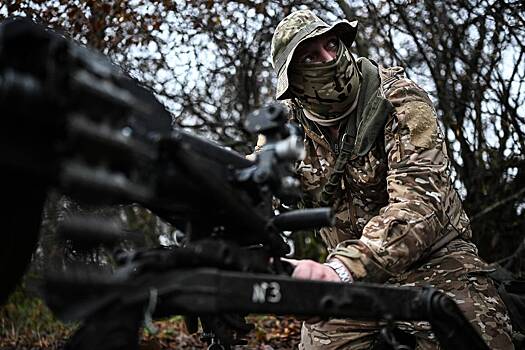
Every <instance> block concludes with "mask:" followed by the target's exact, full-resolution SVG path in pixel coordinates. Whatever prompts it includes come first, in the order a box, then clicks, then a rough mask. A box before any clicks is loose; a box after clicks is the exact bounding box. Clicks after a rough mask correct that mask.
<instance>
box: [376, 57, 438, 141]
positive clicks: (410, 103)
mask: <svg viewBox="0 0 525 350" xmlns="http://www.w3.org/2000/svg"><path fill="white" fill-rule="evenodd" d="M379 75H380V78H381V89H382V93H383V94H384V97H385V98H386V99H387V100H388V101H390V103H392V105H393V106H394V111H395V114H394V116H395V118H396V119H397V120H398V122H399V124H400V126H401V127H403V126H405V127H406V128H408V130H409V133H410V143H412V144H413V145H414V146H417V147H421V148H431V147H433V146H434V144H435V142H436V138H437V133H438V124H437V116H436V112H435V110H434V107H433V105H432V101H431V100H430V98H429V97H428V94H427V93H426V91H425V90H424V89H423V88H421V87H420V86H419V85H417V84H416V83H415V82H413V81H412V80H410V79H408V78H407V77H406V74H405V71H404V69H403V68H401V67H390V68H384V67H380V68H379Z"/></svg>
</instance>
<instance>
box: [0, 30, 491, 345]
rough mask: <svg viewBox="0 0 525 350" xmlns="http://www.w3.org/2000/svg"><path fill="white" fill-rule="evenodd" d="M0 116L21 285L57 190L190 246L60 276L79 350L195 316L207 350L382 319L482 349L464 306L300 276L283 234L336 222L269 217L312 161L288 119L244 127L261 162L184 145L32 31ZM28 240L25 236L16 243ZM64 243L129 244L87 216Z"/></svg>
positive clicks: (436, 295) (53, 41)
mask: <svg viewBox="0 0 525 350" xmlns="http://www.w3.org/2000/svg"><path fill="white" fill-rule="evenodd" d="M0 105H1V106H2V109H3V120H2V121H3V126H2V128H1V129H0V143H1V145H0V146H1V147H0V149H1V152H2V156H1V157H0V170H1V171H2V173H3V174H4V175H5V176H7V180H4V187H3V189H2V191H3V192H2V195H3V198H4V199H6V200H7V201H8V202H9V204H10V208H11V209H10V211H9V212H3V216H5V217H2V219H3V220H4V222H7V223H8V224H7V226H5V227H4V232H3V233H2V239H3V240H4V241H5V242H7V243H9V242H10V243H9V244H10V245H9V244H7V243H6V244H2V245H0V246H1V247H2V249H4V247H6V249H5V250H3V251H2V256H1V259H2V261H1V264H0V268H2V274H4V273H6V275H7V276H8V277H9V278H10V281H11V282H12V281H15V280H17V279H18V278H19V275H20V271H22V269H23V266H24V265H25V264H26V263H27V261H28V257H29V256H30V254H31V251H32V250H33V249H34V245H35V243H34V242H35V241H36V237H37V234H36V232H37V230H38V223H39V218H40V212H41V210H42V205H43V201H44V198H45V194H46V192H47V191H48V190H49V189H50V188H58V189H60V190H61V191H64V192H66V193H68V194H71V195H72V196H74V197H75V198H80V199H82V200H87V201H91V202H94V203H104V204H107V203H140V204H141V205H143V206H145V207H147V208H149V209H150V210H151V211H153V212H154V213H156V214H157V215H159V216H160V217H162V218H164V219H165V220H167V221H169V222H170V223H172V224H173V225H174V226H175V227H178V228H179V229H180V230H182V231H184V233H185V235H186V237H185V244H184V245H183V246H182V247H179V248H174V249H161V248H156V249H145V250H138V251H134V252H131V253H119V254H116V256H115V258H116V260H117V261H118V263H119V266H118V267H116V268H115V269H114V271H113V273H111V274H101V273H99V272H97V273H93V274H91V273H89V271H86V270H85V269H83V270H81V271H79V272H71V273H69V274H63V273H59V274H50V275H49V276H48V277H47V280H46V283H45V295H46V300H47V302H48V304H49V305H50V306H51V308H52V309H53V310H54V312H56V313H57V314H58V315H59V316H62V317H63V318H65V319H74V320H81V321H83V326H82V327H81V328H80V330H79V331H78V332H77V333H76V334H75V336H74V337H73V338H72V339H71V341H70V343H69V347H70V348H72V349H88V348H89V349H92V348H97V349H108V350H109V349H123V348H125V349H133V348H136V347H137V342H138V330H139V328H140V326H141V324H142V323H143V322H145V323H146V324H147V325H148V324H149V325H151V320H152V319H153V318H156V317H163V316H166V315H173V314H184V315H188V320H189V322H188V324H189V326H190V327H189V328H190V329H194V328H195V324H196V323H195V321H196V317H197V316H198V317H200V319H201V324H202V326H203V330H204V332H205V333H206V338H207V340H208V343H209V348H210V349H228V348H230V347H231V346H233V345H236V344H239V343H240V342H241V338H242V336H243V335H244V334H246V332H247V331H249V328H250V327H249V326H247V325H246V324H245V323H244V320H243V318H242V317H240V316H239V315H244V314H246V313H272V314H296V315H303V316H320V317H324V318H329V317H347V318H352V319H359V320H374V321H378V320H383V321H385V324H386V326H385V327H386V328H385V332H386V333H388V329H389V327H390V326H391V325H392V322H393V321H396V320H403V321H405V320H410V321H418V320H421V321H429V322H430V324H431V325H432V328H433V331H434V332H435V334H436V336H437V338H438V340H439V341H440V343H441V345H442V347H443V348H444V349H487V346H486V344H485V343H484V342H483V340H482V339H481V338H480V337H479V335H478V334H477V333H476V331H475V330H474V329H473V328H472V327H471V325H470V324H469V322H468V321H467V320H466V319H465V317H464V316H463V315H462V313H461V312H460V310H459V309H458V307H457V306H456V304H455V303H454V302H453V301H452V300H451V299H450V298H448V297H447V296H445V295H444V294H442V293H440V292H438V291H436V290H434V289H431V288H423V289H421V288H396V287H388V286H382V285H374V284H364V283H353V284H341V283H331V282H318V281H305V280H296V279H292V278H290V277H289V270H288V269H287V267H286V264H284V263H283V262H282V261H281V259H280V257H282V256H284V255H285V254H286V253H287V250H288V249H287V248H288V246H287V244H286V243H285V242H284V240H283V238H282V234H281V233H282V232H283V231H286V230H297V229H301V228H314V227H319V226H323V225H329V224H331V220H332V217H331V213H330V210H329V209H327V208H320V209H310V210H303V211H290V212H288V213H284V214H280V215H276V214H275V212H274V210H273V207H272V202H273V198H274V197H278V198H281V199H283V200H288V199H290V198H293V197H294V196H296V195H297V192H298V189H297V181H296V180H294V179H293V176H292V174H293V172H292V168H291V164H292V163H293V162H294V161H296V160H297V159H298V158H300V156H301V149H302V147H301V145H300V143H299V142H298V140H299V139H298V137H297V134H296V132H295V131H294V129H293V128H290V127H287V126H286V124H285V119H286V113H285V111H284V110H283V109H282V107H280V106H279V105H272V106H269V107H266V108H263V109H261V110H258V111H256V112H254V113H253V114H252V115H251V116H250V117H249V118H248V129H249V130H251V131H252V132H254V133H263V134H265V135H266V137H267V139H268V142H267V144H266V146H265V147H264V148H263V149H262V150H261V152H260V153H259V154H258V156H257V160H256V161H250V160H247V159H246V158H245V157H242V156H240V155H238V154H236V153H235V152H232V151H229V150H226V149H225V148H223V147H220V146H218V145H215V144H213V143H210V142H208V141H206V140H204V139H202V138H199V137H196V136H193V135H191V134H189V133H186V132H184V131H182V130H179V129H175V130H173V131H170V132H168V131H167V130H168V127H167V124H168V125H169V122H167V124H166V123H162V122H158V123H153V120H160V121H162V120H164V121H167V120H169V115H168V114H167V112H166V111H165V110H164V108H163V107H162V105H161V104H160V103H158V102H157V101H156V99H155V98H154V96H153V95H152V94H151V93H150V92H148V91H147V90H145V89H143V88H141V87H140V86H139V85H138V84H137V83H135V82H134V81H133V80H131V79H129V78H128V77H126V76H125V75H124V74H123V73H122V72H121V71H120V70H119V69H118V68H116V67H115V66H114V65H112V64H111V63H110V62H109V61H108V60H107V59H106V58H105V57H103V56H101V55H99V54H96V53H94V52H92V51H90V50H88V49H86V48H83V47H80V46H78V45H77V44H74V43H73V42H72V41H69V40H67V39H65V38H64V37H62V36H60V35H58V34H56V33H53V32H51V31H47V30H44V29H42V28H41V27H39V26H37V25H34V24H33V23H31V22H28V21H24V20H12V21H8V22H6V23H3V24H2V25H1V26H0ZM152 124H154V125H152ZM5 184H7V186H6V185H5ZM22 192H23V193H24V195H25V196H26V198H20V197H22V196H21V193H22ZM9 220H10V221H9ZM20 225H23V227H22V231H23V234H21V233H17V234H15V233H14V230H15V229H20ZM62 230H63V231H64V232H65V235H66V236H68V237H69V238H70V239H73V238H74V239H77V240H84V241H89V240H94V241H97V242H103V243H104V244H113V243H114V242H116V241H119V240H120V239H122V237H123V236H124V234H123V233H122V232H120V231H119V228H118V227H117V228H115V227H112V226H111V225H107V224H105V223H104V222H103V221H101V220H95V221H93V220H86V219H85V218H81V217H80V218H72V219H71V220H68V221H66V222H65V223H64V226H63V227H62ZM9 249H11V251H9ZM12 252H16V253H12ZM21 252H22V254H21ZM6 262H9V264H7V263H6ZM15 264H16V268H17V270H16V271H14V273H11V274H8V270H9V269H10V268H11V267H12V266H14V265H15ZM7 266H9V269H7V268H6V267H7ZM20 266H22V268H21V267H20ZM6 289H8V288H6ZM3 292H4V293H6V292H7V290H4V291H3ZM392 300H395V301H396V302H395V303H393V302H391V301H392ZM391 343H392V344H391V345H392V346H394V347H395V345H396V344H395V341H393V340H391Z"/></svg>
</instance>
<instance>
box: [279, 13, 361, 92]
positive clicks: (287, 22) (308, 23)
mask: <svg viewBox="0 0 525 350" xmlns="http://www.w3.org/2000/svg"><path fill="white" fill-rule="evenodd" d="M327 32H333V33H334V34H336V35H337V36H338V37H339V39H341V41H342V42H343V43H344V44H345V45H346V47H350V46H351V45H352V43H353V42H354V39H355V35H356V33H357V21H352V22H348V21H346V20H342V21H338V22H336V23H334V24H333V25H332V26H329V25H328V24H326V22H324V21H323V20H321V19H320V18H319V17H317V16H316V15H315V14H314V13H313V12H312V11H310V10H300V11H296V12H293V13H291V14H290V15H288V16H286V17H285V18H284V19H283V20H282V21H281V22H280V23H279V24H278V25H277V28H275V32H274V34H273V38H272V48H271V55H272V64H273V68H274V69H275V71H276V72H277V92H276V98H277V99H278V100H283V99H287V98H291V97H292V95H291V93H290V91H289V84H288V66H289V65H290V62H291V60H292V57H293V54H294V52H295V49H296V48H297V47H298V46H299V45H300V44H301V43H302V42H303V41H305V40H307V39H310V38H313V37H316V36H319V35H322V34H324V33H327Z"/></svg>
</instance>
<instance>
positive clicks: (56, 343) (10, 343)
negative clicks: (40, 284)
mask: <svg viewBox="0 0 525 350" xmlns="http://www.w3.org/2000/svg"><path fill="white" fill-rule="evenodd" d="M247 320H248V322H249V323H252V324H254V326H255V327H254V329H253V330H252V331H250V332H249V333H248V335H247V339H246V340H247V342H248V343H247V345H242V346H237V347H235V349H236V350H245V349H256V350H258V349H260V350H272V349H275V350H277V349H279V350H280V349H297V345H298V344H299V337H300V332H301V322H300V321H298V320H296V319H294V318H292V317H275V316H255V315H253V316H248V317H247ZM154 324H155V326H156V327H157V328H158V332H157V333H156V334H155V335H153V334H150V333H149V332H148V331H146V330H144V331H143V332H142V337H141V342H140V350H161V349H166V350H171V349H182V350H189V349H206V344H205V343H204V342H202V341H201V340H200V337H199V335H198V334H188V332H187V331H186V327H185V325H184V321H183V319H182V318H181V317H173V318H170V319H165V320H160V321H155V322H154ZM76 328H77V326H76V325H71V324H64V323H62V322H60V321H58V320H56V319H55V318H54V316H53V315H52V313H51V312H50V311H49V309H48V308H47V307H46V306H45V305H44V303H43V302H42V301H41V300H40V299H39V298H38V297H35V296H32V295H31V294H30V293H27V292H26V291H25V290H23V289H21V288H19V289H18V290H17V291H16V292H15V293H13V295H11V297H10V299H9V300H8V302H7V304H5V305H4V306H2V307H1V308H0V350H7V349H9V350H11V349H17V350H37V349H42V350H44V349H45V350H58V349H62V348H63V347H64V345H65V343H66V341H67V339H68V337H69V336H70V335H71V334H72V333H73V332H74V331H75V329H76Z"/></svg>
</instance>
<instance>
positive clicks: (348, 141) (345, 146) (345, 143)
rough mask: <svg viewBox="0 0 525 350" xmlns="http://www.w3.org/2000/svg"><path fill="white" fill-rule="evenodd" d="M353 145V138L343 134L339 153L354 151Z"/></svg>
mask: <svg viewBox="0 0 525 350" xmlns="http://www.w3.org/2000/svg"><path fill="white" fill-rule="evenodd" d="M354 143H355V137H352V136H351V135H349V134H347V133H346V132H345V133H344V134H343V138H342V139H341V152H345V153H351V152H352V150H353V149H354Z"/></svg>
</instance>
